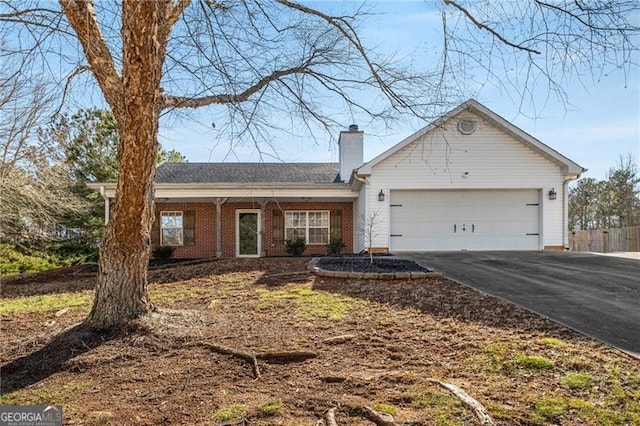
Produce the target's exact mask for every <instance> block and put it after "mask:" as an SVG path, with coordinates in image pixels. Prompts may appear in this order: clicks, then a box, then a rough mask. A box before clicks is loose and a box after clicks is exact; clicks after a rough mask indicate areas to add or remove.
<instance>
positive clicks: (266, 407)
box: [258, 400, 283, 417]
mask: <svg viewBox="0 0 640 426" xmlns="http://www.w3.org/2000/svg"><path fill="white" fill-rule="evenodd" d="M282 407H283V404H282V401H281V400H277V401H270V402H267V403H264V404H262V405H261V406H259V407H258V414H259V415H260V416H261V417H275V416H279V415H280V414H282Z"/></svg>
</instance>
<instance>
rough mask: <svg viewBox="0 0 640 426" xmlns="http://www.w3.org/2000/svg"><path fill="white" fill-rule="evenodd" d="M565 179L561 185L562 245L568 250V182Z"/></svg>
mask: <svg viewBox="0 0 640 426" xmlns="http://www.w3.org/2000/svg"><path fill="white" fill-rule="evenodd" d="M570 180H571V179H565V180H564V182H563V183H562V222H563V224H562V230H563V231H562V245H563V246H564V249H565V250H569V248H570V247H569V181H570Z"/></svg>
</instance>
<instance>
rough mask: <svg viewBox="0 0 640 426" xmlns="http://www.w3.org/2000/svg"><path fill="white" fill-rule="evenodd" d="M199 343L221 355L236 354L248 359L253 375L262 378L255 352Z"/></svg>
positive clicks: (238, 356)
mask: <svg viewBox="0 0 640 426" xmlns="http://www.w3.org/2000/svg"><path fill="white" fill-rule="evenodd" d="M198 345H199V346H203V347H205V348H207V349H209V350H210V351H211V352H215V353H218V354H221V355H231V356H235V357H236V358H240V359H243V360H245V361H247V362H248V363H250V364H251V367H252V368H253V376H254V377H255V378H256V379H259V378H260V368H259V367H258V359H257V358H256V356H255V355H254V354H251V353H249V352H244V351H239V350H237V349H233V348H229V347H227V346H222V345H216V344H213V343H199V344H198Z"/></svg>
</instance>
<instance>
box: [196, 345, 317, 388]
mask: <svg viewBox="0 0 640 426" xmlns="http://www.w3.org/2000/svg"><path fill="white" fill-rule="evenodd" d="M193 346H200V347H203V348H206V349H208V350H210V351H211V352H215V353H218V354H221V355H231V356H234V357H236V358H240V359H243V360H245V361H247V362H248V363H250V364H251V367H252V368H253V376H254V377H255V378H256V379H259V378H260V368H259V367H258V360H259V359H260V360H263V361H267V362H273V363H278V364H285V363H289V362H299V361H304V360H307V359H310V358H315V357H317V356H318V354H317V353H315V352H312V351H280V352H273V351H268V352H259V353H256V354H253V353H250V352H245V351H241V350H238V349H233V348H230V347H228V346H222V345H216V344H215V343H205V342H197V343H194V344H193Z"/></svg>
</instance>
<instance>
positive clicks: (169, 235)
mask: <svg viewBox="0 0 640 426" xmlns="http://www.w3.org/2000/svg"><path fill="white" fill-rule="evenodd" d="M160 229H161V231H160V238H161V241H160V244H162V245H163V246H181V245H182V244H183V241H184V239H183V233H182V232H183V231H182V229H183V228H182V212H161V213H160Z"/></svg>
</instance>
